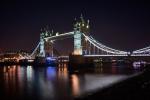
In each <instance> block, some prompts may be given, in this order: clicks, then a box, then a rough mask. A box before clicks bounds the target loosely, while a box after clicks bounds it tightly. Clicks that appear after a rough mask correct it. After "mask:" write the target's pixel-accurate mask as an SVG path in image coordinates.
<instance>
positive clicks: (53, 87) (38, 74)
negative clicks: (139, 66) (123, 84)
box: [0, 64, 137, 100]
mask: <svg viewBox="0 0 150 100" xmlns="http://www.w3.org/2000/svg"><path fill="white" fill-rule="evenodd" d="M0 72H1V73H0V84H1V85H0V90H2V91H3V94H4V95H6V96H7V97H11V96H16V97H20V98H21V99H22V98H27V99H28V98H32V99H39V100H40V99H41V100H47V99H59V100H61V99H62V98H63V99H66V100H67V99H72V98H73V97H74V96H79V95H82V94H84V93H87V92H91V91H93V90H96V89H100V88H103V87H105V86H108V85H110V84H112V83H115V82H117V81H120V80H122V79H125V78H127V77H128V76H130V75H132V74H133V73H134V70H127V69H125V67H124V66H116V65H111V66H108V65H106V66H105V65H101V64H97V66H96V67H95V68H94V69H92V71H91V72H86V71H85V72H84V73H82V72H81V73H80V72H78V73H75V74H69V71H68V68H67V64H60V65H58V67H51V66H49V67H33V66H4V67H0ZM136 72H137V70H136ZM1 95H2V94H1Z"/></svg>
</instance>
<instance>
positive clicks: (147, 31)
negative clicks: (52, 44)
mask: <svg viewBox="0 0 150 100" xmlns="http://www.w3.org/2000/svg"><path fill="white" fill-rule="evenodd" d="M81 13H82V14H83V16H84V18H85V19H89V20H90V25H91V34H92V36H93V37H95V38H96V39H97V40H98V41H100V42H101V43H103V44H105V45H107V46H109V47H112V48H115V49H120V50H129V51H132V50H136V49H140V48H144V47H146V46H149V44H150V39H149V38H150V3H148V2H145V1H143V0H142V1H131V0H120V1H119V0H118V1H117V0H112V1H110V0H104V1H100V0H97V2H96V1H91V2H89V1H78V0H77V1H76V0H73V1H71V0H70V1H61V2H60V0H58V1H56V0H55V1H52V0H49V1H44V0H41V1H38V0H36V1H30V0H29V1H21V0H18V1H5V2H4V1H0V50H1V51H9V50H14V51H18V50H27V51H32V50H33V48H35V46H36V45H37V44H38V41H39V34H40V30H41V28H44V27H45V26H47V25H49V28H50V29H53V30H54V31H55V32H60V33H63V32H69V31H72V30H73V22H74V18H79V17H80V15H81ZM68 41H69V42H70V43H69V42H68ZM57 43H58V42H57ZM66 43H68V45H67V46H66V45H64V44H66ZM64 44H63V45H60V44H59V46H58V48H59V49H62V48H68V46H69V45H73V43H71V40H64Z"/></svg>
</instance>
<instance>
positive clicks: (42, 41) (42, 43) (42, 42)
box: [39, 32, 45, 57]
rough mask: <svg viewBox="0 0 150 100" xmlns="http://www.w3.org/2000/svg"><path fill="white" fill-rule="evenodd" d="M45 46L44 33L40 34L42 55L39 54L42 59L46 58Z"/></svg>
mask: <svg viewBox="0 0 150 100" xmlns="http://www.w3.org/2000/svg"><path fill="white" fill-rule="evenodd" d="M44 45H45V40H44V33H43V32H42V33H41V34H40V53H39V56H40V57H45V50H44V48H45V46H44Z"/></svg>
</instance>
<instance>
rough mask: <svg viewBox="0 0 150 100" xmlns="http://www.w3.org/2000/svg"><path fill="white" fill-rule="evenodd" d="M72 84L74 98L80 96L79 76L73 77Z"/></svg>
mask: <svg viewBox="0 0 150 100" xmlns="http://www.w3.org/2000/svg"><path fill="white" fill-rule="evenodd" d="M71 82H72V92H73V95H74V96H77V95H78V94H79V90H80V87H79V78H78V76H77V75H71Z"/></svg>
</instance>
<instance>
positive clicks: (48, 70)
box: [47, 66, 56, 77]
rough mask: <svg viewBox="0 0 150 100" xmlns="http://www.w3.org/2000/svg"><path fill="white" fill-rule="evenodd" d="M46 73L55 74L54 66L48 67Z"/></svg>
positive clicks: (50, 75) (49, 75) (51, 75)
mask: <svg viewBox="0 0 150 100" xmlns="http://www.w3.org/2000/svg"><path fill="white" fill-rule="evenodd" d="M47 75H48V77H53V76H56V68H55V67H51V66H50V67H48V68H47Z"/></svg>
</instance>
